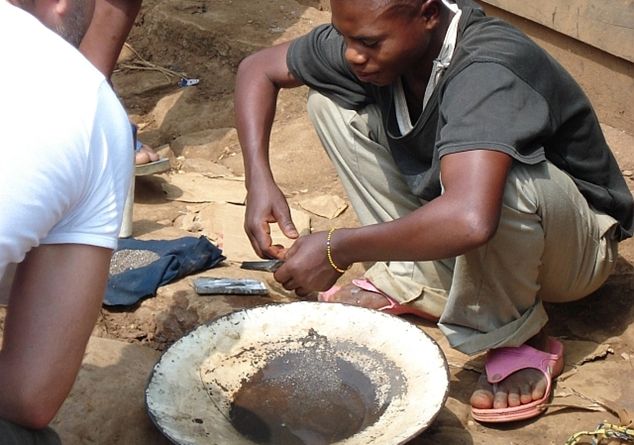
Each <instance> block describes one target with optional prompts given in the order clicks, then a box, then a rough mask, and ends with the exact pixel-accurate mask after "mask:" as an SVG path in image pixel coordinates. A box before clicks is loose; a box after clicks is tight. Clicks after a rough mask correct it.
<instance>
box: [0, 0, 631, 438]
mask: <svg viewBox="0 0 634 445" xmlns="http://www.w3.org/2000/svg"><path fill="white" fill-rule="evenodd" d="M325 3H326V2H323V1H322V2H321V5H320V2H319V1H318V0H298V1H294V0H276V1H272V0H249V1H245V0H212V1H198V0H146V1H145V2H144V7H143V11H142V14H141V15H140V16H139V18H138V20H137V26H135V28H134V29H133V31H132V34H131V37H130V40H129V43H130V44H131V46H132V47H133V48H134V50H135V51H136V54H135V53H129V54H128V55H127V57H126V58H124V60H122V63H121V65H120V70H119V71H118V72H116V73H115V75H114V78H113V81H114V85H115V89H116V90H117V92H118V93H119V95H120V96H121V98H122V100H123V101H124V104H125V106H126V108H127V109H128V111H129V113H130V115H131V116H132V119H133V120H134V121H136V122H137V123H138V124H139V126H140V134H141V138H142V140H143V141H144V142H146V143H147V144H150V145H152V146H154V147H161V153H162V154H163V155H165V156H169V157H170V159H171V162H172V166H173V167H174V169H173V170H172V171H171V172H168V173H167V174H161V175H153V176H145V177H138V178H137V180H136V187H137V191H136V200H135V207H134V233H133V236H134V237H137V238H140V239H173V238H178V237H182V236H192V235H194V236H196V235H199V234H200V232H197V231H196V230H197V229H200V227H195V226H193V225H192V224H189V225H188V224H185V223H184V222H183V221H184V219H185V220H187V217H188V215H189V216H191V214H192V213H193V212H194V211H195V210H196V208H195V206H192V204H191V203H185V202H181V201H177V200H169V199H167V198H166V197H165V194H164V192H163V185H164V184H166V183H168V184H169V183H170V181H172V178H173V177H174V175H178V174H183V172H185V173H188V172H205V171H215V172H222V173H225V174H229V175H231V174H233V175H236V176H239V175H241V174H242V173H243V168H242V160H241V155H240V150H239V146H238V142H237V136H236V133H235V130H234V128H233V125H234V124H233V109H232V91H233V80H234V74H235V71H236V67H237V64H238V62H239V61H240V60H241V58H242V57H244V56H245V55H247V54H248V53H250V52H252V51H254V50H256V49H258V48H261V47H264V46H269V45H271V44H274V43H276V42H280V41H283V40H286V39H289V38H292V37H294V36H298V35H300V34H302V33H304V32H306V31H308V30H309V29H310V28H311V27H313V26H314V25H316V24H318V23H322V22H326V21H328V20H329V14H328V13H327V12H326V11H324V10H323V9H324V4H325ZM141 58H142V59H143V60H145V61H146V62H147V63H146V65H145V67H143V68H142V69H139V66H140V63H139V62H140V61H141ZM133 68H134V69H133ZM159 68H162V69H163V72H162V71H161V70H159ZM164 69H168V70H172V71H177V72H185V73H186V74H187V75H188V76H189V77H192V78H198V79H200V84H198V85H197V86H194V87H187V88H179V87H178V86H177V85H176V82H177V80H178V78H175V77H170V76H169V75H167V74H165V70H164ZM305 96H306V90H305V89H303V88H302V89H296V90H293V91H285V92H283V93H282V94H281V98H280V103H279V108H278V115H277V120H276V123H275V128H274V133H273V136H272V154H271V158H272V164H273V168H274V173H275V175H276V178H277V180H278V181H279V183H280V184H281V185H282V187H283V189H284V191H285V193H286V194H287V196H288V197H289V201H290V203H291V204H292V205H293V206H295V207H298V206H299V203H301V202H303V201H305V200H306V199H308V198H313V197H319V196H323V195H338V196H340V197H342V198H344V199H345V195H344V193H343V190H342V188H341V185H340V184H339V182H338V180H337V177H336V175H335V173H334V170H333V168H332V166H331V164H330V163H329V161H328V159H327V157H326V156H325V154H324V153H323V151H322V149H321V148H320V145H319V142H318V140H317V138H316V136H315V135H314V133H313V131H312V128H311V126H310V124H309V122H308V121H307V118H306V115H305V111H304V100H305ZM605 129H606V135H607V136H608V138H609V140H610V142H611V144H612V147H613V149H614V150H615V152H616V155H617V157H618V158H619V161H620V163H621V167H622V169H623V171H624V175H625V176H626V177H627V178H628V183H630V184H632V182H631V175H632V171H634V152H632V147H634V138H633V137H632V136H631V135H628V134H625V133H623V132H621V131H619V130H618V129H613V128H609V127H606V128H605ZM189 221H191V218H190V220H189ZM354 224H356V218H355V216H354V214H353V212H352V211H351V209H349V208H348V209H347V210H346V211H345V212H344V213H343V214H341V215H340V216H338V217H336V218H334V219H328V218H325V217H320V216H316V215H311V225H312V228H313V230H323V229H325V228H328V227H331V226H335V227H342V226H349V225H354ZM186 229H190V230H193V232H191V231H188V230H186ZM216 235H217V236H214V234H210V236H211V237H212V239H214V240H216V241H218V242H220V243H221V242H222V234H216ZM620 255H621V256H620V258H619V264H618V268H617V270H616V272H615V273H614V275H613V276H612V277H611V278H610V280H609V281H608V283H607V284H606V285H605V286H604V287H603V288H601V289H600V290H599V291H598V292H596V293H595V294H593V295H592V296H590V297H588V298H586V299H584V300H583V301H580V302H577V303H573V304H567V305H562V306H556V307H550V308H549V310H550V313H551V316H552V322H551V324H550V327H549V329H550V330H551V332H552V333H553V334H554V335H557V336H559V337H561V338H562V339H564V341H565V344H566V347H567V367H566V372H567V374H566V378H565V379H563V381H560V383H559V385H558V387H557V391H556V395H557V397H556V398H555V401H554V402H555V403H558V404H570V405H573V407H563V408H562V407H558V408H555V407H553V408H551V409H550V410H549V412H548V414H547V415H545V416H542V417H540V418H539V419H538V420H533V421H529V422H524V423H521V424H516V425H512V426H504V427H496V428H485V427H483V426H481V425H479V424H477V423H475V422H473V420H472V419H471V418H470V416H469V409H468V398H469V396H470V393H471V390H472V388H473V386H474V384H475V382H476V380H477V378H478V370H479V369H480V368H481V365H482V361H481V358H478V357H476V358H469V357H466V356H463V355H461V354H459V353H456V352H455V351H452V350H451V349H450V348H449V347H448V345H447V343H446V341H445V340H444V339H443V338H442V336H441V335H440V333H439V331H438V329H437V328H435V327H434V326H432V325H430V324H420V327H421V328H422V329H424V330H425V332H427V333H428V334H429V335H431V336H432V337H434V338H435V339H437V341H438V342H439V344H440V345H441V347H442V348H443V350H444V351H445V353H446V355H447V358H448V362H449V365H450V371H451V383H450V388H449V399H448V400H447V403H446V406H445V408H443V410H442V411H441V413H440V415H439V417H438V418H437V420H436V422H435V423H434V424H433V426H432V427H431V428H429V429H428V430H427V431H425V432H424V433H423V434H422V435H421V436H420V437H418V438H415V439H414V440H412V441H411V442H410V443H411V444H422V443H426V444H438V445H441V444H442V445H446V444H465V445H466V444H500V445H502V444H505V445H508V444H518V445H519V444H526V445H528V444H536V443H539V444H563V443H564V442H565V440H566V439H567V438H568V437H569V436H570V435H571V434H573V433H575V432H577V431H580V430H589V429H592V428H594V427H595V425H596V424H597V423H598V422H600V421H602V420H609V421H612V422H618V419H617V418H616V417H615V416H614V414H613V413H609V412H605V410H604V411H591V410H587V409H581V408H580V406H581V405H583V406H587V405H588V404H589V401H599V400H600V399H601V400H603V399H606V400H609V401H610V402H608V404H610V405H611V406H619V407H622V408H625V409H627V410H629V412H630V413H634V384H633V383H632V376H633V375H634V327H633V325H632V321H633V320H634V308H633V307H632V298H633V296H634V287H633V286H634V284H633V283H634V281H633V280H632V275H633V274H634V268H633V267H632V264H633V263H632V262H633V261H634V244H633V243H632V242H631V241H627V242H624V243H623V244H622V246H621V250H620ZM233 260H235V258H228V260H227V261H226V262H225V263H224V264H223V265H221V266H220V267H218V268H216V269H214V270H213V275H215V276H226V277H250V278H257V279H261V280H263V281H265V282H266V283H267V284H268V285H269V287H270V288H271V290H272V291H271V295H270V296H268V297H256V296H249V297H244V296H233V297H232V296H216V297H201V296H198V295H197V294H196V293H195V292H194V290H193V289H192V287H191V278H190V277H188V278H185V279H182V280H180V281H177V282H175V283H172V284H169V285H166V286H164V287H162V288H160V289H159V291H158V293H157V295H156V297H154V298H149V299H146V300H144V301H143V302H141V303H140V304H138V305H136V306H135V307H131V308H124V309H112V308H103V310H102V312H101V316H100V318H99V322H98V324H97V326H96V328H95V331H94V337H93V339H92V340H91V343H90V345H89V348H88V351H87V354H86V358H85V361H84V366H83V368H82V371H81V373H80V376H79V378H78V381H77V384H76V386H75V388H74V389H73V392H72V394H71V397H70V398H69V400H68V401H67V402H66V404H65V405H64V407H63V408H62V411H61V412H60V414H59V415H58V417H57V418H56V419H55V422H54V424H53V426H54V427H55V428H56V429H57V430H58V431H59V432H60V434H61V436H62V438H63V440H64V443H65V444H67V445H74V444H77V445H79V444H140V445H142V444H148V445H149V444H162V443H167V441H165V439H164V438H162V436H161V434H160V433H159V432H158V431H157V430H156V429H155V428H154V426H153V425H152V424H151V422H150V421H149V419H148V417H147V415H146V413H145V409H144V405H143V403H144V402H143V400H144V399H143V397H144V394H143V391H144V387H145V384H146V381H147V379H148V376H149V374H150V372H151V369H152V366H153V365H154V363H155V362H156V361H157V360H158V358H159V356H160V353H161V351H164V350H165V349H166V348H168V347H169V346H170V345H171V344H172V343H173V342H174V341H176V340H177V339H179V338H180V337H181V336H183V335H184V334H186V333H187V332H188V331H190V330H191V329H192V328H194V327H195V326H197V325H199V324H201V323H204V322H206V321H208V320H211V319H213V318H215V317H217V316H219V315H222V314H225V313H228V312H230V311H233V310H236V309H239V308H244V307H251V306H256V305H260V304H266V303H271V302H284V301H292V300H293V299H294V298H293V296H292V295H289V294H288V293H286V292H285V291H284V290H283V289H281V288H280V287H279V285H276V284H275V283H274V282H273V281H272V278H271V276H270V274H267V273H264V272H247V271H244V270H241V269H239V267H238V263H237V262H236V261H233ZM361 270H362V267H361V266H360V265H357V266H355V267H354V268H353V270H351V271H350V272H348V273H347V274H346V275H345V276H344V278H343V279H342V280H343V281H346V280H350V279H351V278H353V277H354V276H355V275H356V274H359V273H360V272H361ZM201 275H209V273H204V274H201ZM1 311H3V309H1V308H0V315H2V317H0V327H1V325H2V319H3V315H4V313H3V312H1ZM411 321H413V322H416V320H414V319H412V320H411ZM417 323H418V322H417ZM412 353H413V354H415V353H416V351H412ZM627 376H629V377H627ZM574 394H581V395H583V396H584V397H585V399H584V398H580V397H579V396H577V397H574V396H573V395H574ZM595 408H596V406H595ZM210 443H211V442H210ZM586 443H589V442H586ZM605 443H607V442H605ZM612 443H618V442H612Z"/></svg>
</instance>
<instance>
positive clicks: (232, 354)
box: [146, 302, 449, 445]
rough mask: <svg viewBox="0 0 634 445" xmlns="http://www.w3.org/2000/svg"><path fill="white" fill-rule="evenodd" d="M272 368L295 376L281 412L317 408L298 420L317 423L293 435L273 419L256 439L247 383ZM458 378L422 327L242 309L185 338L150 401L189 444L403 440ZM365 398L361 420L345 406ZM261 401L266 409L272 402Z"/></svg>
mask: <svg viewBox="0 0 634 445" xmlns="http://www.w3.org/2000/svg"><path fill="white" fill-rule="evenodd" d="M275 366H277V368H275ZM272 369H276V372H277V373H279V375H278V376H276V377H275V378H278V377H279V378H280V379H279V380H275V378H273V380H268V382H271V381H274V382H278V383H279V382H282V383H283V382H288V381H290V382H291V384H290V385H288V386H287V387H285V388H284V391H285V392H283V394H284V395H285V397H286V399H284V400H283V401H282V402H283V404H282V405H283V406H285V407H286V408H288V411H289V412H287V413H286V412H284V413H282V412H281V413H280V416H281V415H293V414H297V411H298V410H300V411H301V410H307V411H305V412H303V413H299V417H297V415H296V416H295V420H297V419H298V418H299V419H300V420H302V421H306V422H307V424H306V425H302V426H301V428H295V427H296V426H297V425H295V426H294V427H293V428H295V429H292V431H291V432H292V433H293V434H292V437H294V440H291V441H286V440H284V441H283V440H280V439H279V438H277V439H276V438H275V437H274V436H271V434H273V432H271V431H269V430H267V428H266V425H265V427H264V435H261V436H259V437H255V436H253V434H252V433H253V431H245V430H244V428H243V426H244V425H241V424H237V422H236V419H237V417H236V415H235V414H236V412H237V411H236V408H240V406H237V403H238V400H239V399H240V397H241V395H242V394H244V390H245V388H246V387H248V386H249V385H250V384H251V383H254V382H256V381H257V380H258V376H259V377H262V376H263V375H273V374H267V372H270V371H271V370H272ZM351 376H352V377H354V378H352V379H351V380H349V381H346V379H350V378H351ZM355 376H356V377H355ZM289 379H291V380H289ZM293 379H295V380H293ZM355 379H356V380H355ZM261 381H263V380H260V382H261ZM358 382H361V383H362V384H361V385H357V383H358ZM448 383H449V373H448V366H447V362H446V360H445V357H444V355H443V353H442V351H441V350H440V348H439V347H438V345H437V344H436V343H435V342H434V341H433V339H431V338H430V337H429V336H427V335H426V334H425V333H424V332H423V331H422V330H421V329H419V328H418V327H417V326H415V325H414V324H412V323H409V322H407V321H405V320H402V319H399V318H397V317H394V316H391V315H387V314H383V313H381V312H378V311H372V310H369V309H363V308H359V307H354V306H349V305H342V304H336V303H317V302H295V303H288V304H281V305H267V306H260V307H256V308H250V309H245V310H240V311H237V312H233V313H231V314H228V315H226V316H223V317H221V318H219V319H217V320H215V321H213V322H211V323H209V324H207V325H203V326H200V327H198V328H197V329H195V330H194V331H192V332H191V333H190V334H188V335H187V336H185V337H183V338H181V339H180V340H178V341H177V342H176V343H174V344H173V345H172V346H171V347H170V348H169V349H168V350H167V351H166V352H165V353H164V355H163V356H162V357H161V359H160V361H159V362H158V363H157V365H156V366H155V367H154V370H153V373H152V375H151V377H150V380H149V383H148V386H147V388H146V405H147V409H148V412H149V415H150V417H151V418H152V420H153V422H154V423H155V424H156V426H157V427H158V428H159V429H160V430H161V431H162V432H163V434H164V435H165V436H166V437H167V438H168V439H169V440H171V441H172V442H173V443H175V444H179V445H197V444H200V445H203V444H205V445H213V444H217V445H227V444H231V445H253V444H269V443H270V444H277V445H279V444H281V443H292V444H305V445H326V444H340V445H344V444H345V445H368V444H390V445H397V444H403V443H405V442H407V441H408V440H409V439H411V438H412V437H414V436H416V435H418V434H419V433H420V432H422V431H423V430H425V429H426V428H427V427H428V426H429V425H430V424H431V423H432V422H433V420H434V419H435V417H436V416H437V414H438V412H439V411H440V409H441V408H442V406H443V404H444V403H445V400H446V398H447V391H448ZM331 390H332V391H331ZM342 390H346V391H348V392H349V393H350V394H352V396H346V397H345V400H344V399H339V400H336V401H335V402H334V404H332V406H333V407H334V408H335V409H338V410H340V412H339V411H338V412H337V414H336V415H337V417H336V419H335V420H336V421H335V422H334V423H333V422H332V420H333V419H332V418H331V419H329V421H331V424H324V423H321V424H316V422H317V421H316V420H315V419H316V417H315V415H314V413H318V412H319V413H323V412H326V414H328V411H329V410H328V409H323V406H318V405H319V404H320V403H323V401H324V400H325V399H328V398H329V397H335V398H336V397H338V396H337V394H340V393H341V391H342ZM355 391H357V392H356V393H355ZM344 393H345V391H344ZM324 394H325V395H324ZM278 396H279V394H278ZM357 399H359V400H361V399H362V403H361V405H362V406H364V407H365V408H367V409H366V410H365V411H363V412H361V415H360V417H359V418H355V415H356V414H355V415H352V414H354V413H353V412H352V411H354V409H356V408H354V409H352V411H350V412H348V411H345V409H347V408H346V407H344V408H345V409H344V411H341V409H343V408H341V406H340V405H341V404H342V403H343V404H344V405H345V404H348V403H349V402H350V401H354V400H357ZM240 400H241V399H240ZM275 400H277V402H279V401H280V400H279V398H278V399H273V401H275ZM255 401H256V405H261V406H260V407H262V408H263V407H265V406H267V404H269V403H271V400H269V399H268V398H265V397H262V398H256V399H255ZM311 403H315V404H316V405H315V406H311ZM355 403H356V402H355ZM251 408H253V409H254V411H257V410H258V408H259V407H258V406H255V407H253V406H252V407H251ZM243 411H244V410H243ZM281 411H284V410H281ZM309 413H312V414H309ZM355 413H356V411H355ZM368 413H369V414H368ZM248 414H252V412H251V411H248ZM348 414H350V415H348ZM357 414H358V413H357ZM258 419H260V418H255V420H256V421H257V420H258ZM359 419H360V421H359ZM251 420H253V419H251ZM327 420H328V419H327ZM285 422H287V421H286V420H282V423H281V424H280V425H281V426H280V428H282V429H283V428H287V424H286V423H285ZM355 422H356V423H355ZM269 425H270V424H269ZM324 425H330V426H331V427H332V431H330V430H328V431H325V428H326V427H325V426H324ZM355 425H356V428H357V430H355V429H354V428H355ZM291 426H292V425H291ZM288 428H290V426H288ZM326 429H327V428H326ZM239 430H240V431H239ZM334 430H336V431H334ZM283 431H286V430H283ZM331 433H332V434H333V435H330V436H329V434H331ZM335 433H336V434H335ZM267 434H268V436H267ZM256 436H257V434H256ZM295 439H296V440H295Z"/></svg>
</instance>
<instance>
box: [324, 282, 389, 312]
mask: <svg viewBox="0 0 634 445" xmlns="http://www.w3.org/2000/svg"><path fill="white" fill-rule="evenodd" d="M328 302H330V303H344V304H350V305H353V306H361V307H365V308H369V309H380V308H382V307H384V306H385V305H386V304H388V301H387V299H386V298H385V297H384V296H383V295H381V294H378V293H376V292H370V291H367V290H364V289H361V288H359V287H357V286H355V285H354V284H352V283H350V284H347V285H345V286H343V287H342V288H341V289H339V290H338V291H337V292H335V293H334V294H333V295H331V296H330V297H329V298H328Z"/></svg>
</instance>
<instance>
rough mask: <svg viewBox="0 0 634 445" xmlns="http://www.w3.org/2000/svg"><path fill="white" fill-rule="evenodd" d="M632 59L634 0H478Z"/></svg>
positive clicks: (633, 48)
mask: <svg viewBox="0 0 634 445" xmlns="http://www.w3.org/2000/svg"><path fill="white" fill-rule="evenodd" d="M480 1H481V2H482V3H487V4H489V5H492V6H495V7H498V8H500V9H503V10H505V11H508V12H511V13H513V14H516V15H518V16H520V17H524V18H526V19H528V20H532V21H534V22H536V23H539V24H541V25H544V26H547V27H549V28H551V29H554V30H555V31H558V32H560V33H562V34H565V35H567V36H570V37H572V38H574V39H577V40H580V41H582V42H584V43H587V44H589V45H592V46H594V47H596V48H599V49H601V50H603V51H606V52H608V53H610V54H613V55H615V56H618V57H621V58H623V59H625V60H628V61H630V62H634V0H602V1H589V0H565V1H559V0H531V1H526V0H480Z"/></svg>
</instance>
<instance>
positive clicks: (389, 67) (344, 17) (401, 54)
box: [330, 0, 431, 85]
mask: <svg viewBox="0 0 634 445" xmlns="http://www.w3.org/2000/svg"><path fill="white" fill-rule="evenodd" d="M330 3H331V9H332V24H333V25H334V27H335V28H336V29H337V31H339V33H341V35H342V36H343V38H344V40H345V43H346V51H345V57H346V60H347V61H348V63H349V64H350V67H351V68H352V70H353V72H354V73H355V75H356V76H357V77H358V78H359V80H361V81H362V82H368V83H372V84H375V85H388V84H390V83H392V82H394V81H395V80H396V79H397V78H398V77H399V76H401V75H402V74H404V73H405V72H408V71H412V70H416V68H417V67H418V66H419V65H421V64H422V62H423V60H424V58H425V57H424V56H425V53H426V51H427V48H428V47H429V41H430V38H431V33H430V31H429V28H428V26H427V24H426V21H425V19H424V18H423V17H421V16H420V14H417V13H416V9H415V8H412V9H411V13H409V14H408V13H404V12H403V10H398V11H397V10H395V9H393V8H392V7H391V6H392V5H391V2H386V1H381V0H331V2H330Z"/></svg>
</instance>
